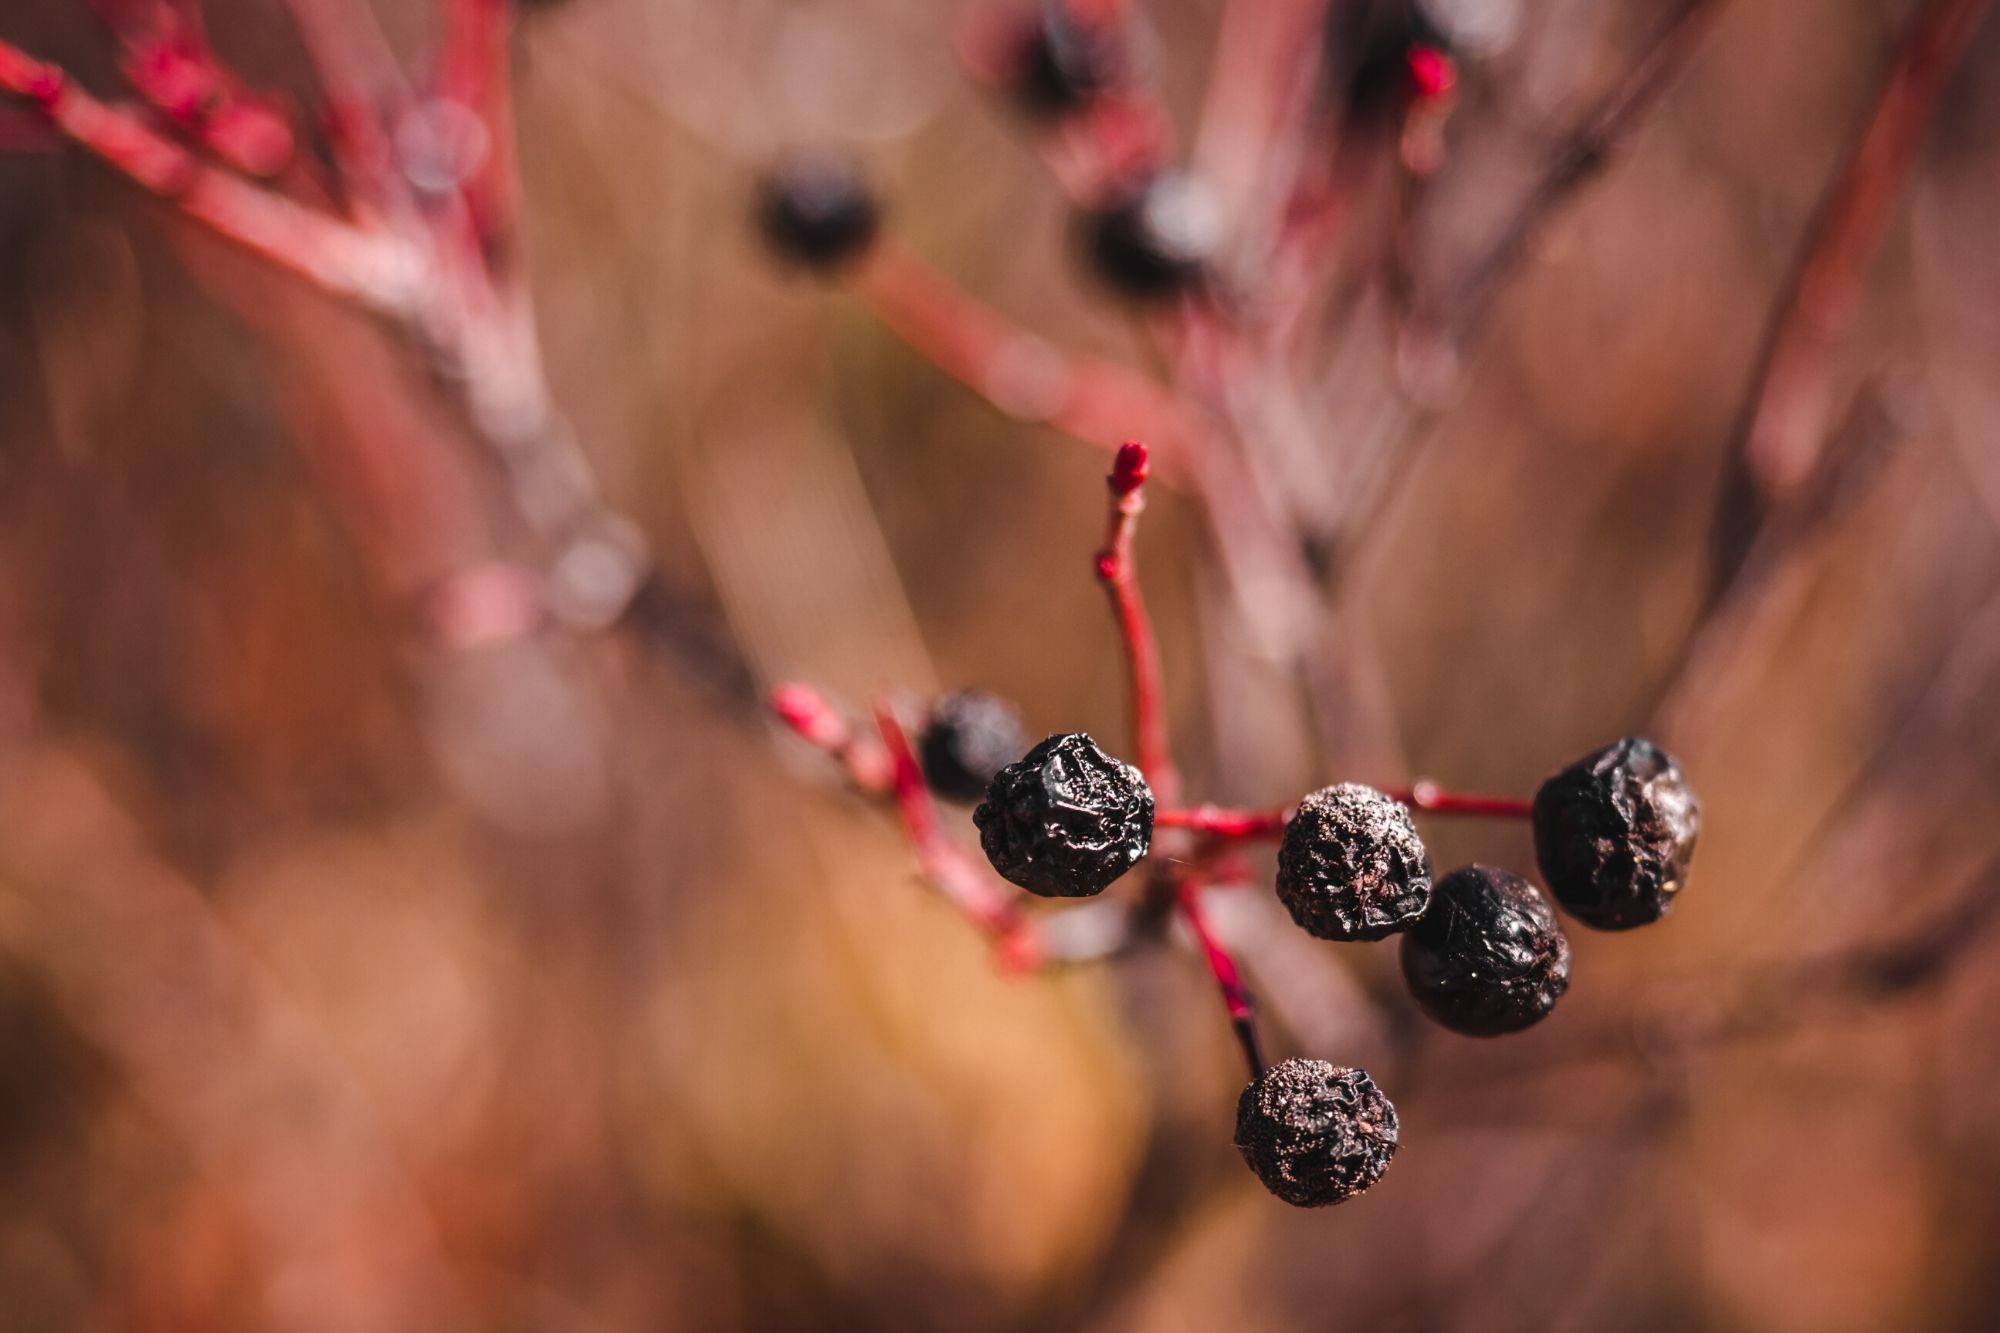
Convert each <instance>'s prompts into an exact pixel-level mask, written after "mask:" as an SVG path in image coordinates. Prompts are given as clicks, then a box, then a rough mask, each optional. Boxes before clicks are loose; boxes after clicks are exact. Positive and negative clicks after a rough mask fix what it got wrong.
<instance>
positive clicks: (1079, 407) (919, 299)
mask: <svg viewBox="0 0 2000 1333" xmlns="http://www.w3.org/2000/svg"><path fill="white" fill-rule="evenodd" d="M847 282H848V287H849V289H850V290H851V291H852V292H853V293H854V294H855V295H856V296H857V297H859V298H860V299H861V300H862V301H863V302H865V303H866V304H867V305H868V307H869V308H870V309H871V310H873V311H874V313H875V315H876V317H877V318H878V319H880V320H881V321H882V322H883V324H885V325H887V326H888V327H889V329H890V330H891V331H892V332H894V333H895V334H896V335H897V336H898V337H900V338H901V339H903V341H904V342H906V343H908V344H909V345H910V346H911V347H912V348H914V349H915V350H916V351H917V352H918V353H920V354H921V355H922V356H924V357H925V358H926V359H928V360H929V361H930V362H931V363H932V364H933V365H935V366H936V367H937V368H938V369H940V370H942V371H943V372H944V373H945V374H947V375H949V376H951V377H952V378H953V379H955V380H957V381H958V382H959V383H961V384H963V385H965V386H966V387H967V388H969V389H971V390H972V391H973V392H974V393H976V394H978V395H979V396H980V397H982V398H984V399H986V401H987V402H989V403H991V404H992V405H993V406H994V407H996V408H998V409H999V410H1000V411H1002V412H1004V413H1006V414H1007V415H1008V416H1010V417H1014V418H1016V419H1018V420H1022V421H1031V422H1036V423H1039V424H1042V425H1047V426H1051V427H1053V428H1054V429H1056V430H1059V431H1061V432H1063V433H1064V434H1066V435H1070V436H1073V437H1075V438H1076V439H1079V440H1083V441H1085V442H1087V443H1090V444H1095V445H1098V446H1100V447H1102V448H1106V449H1116V448H1117V447H1118V445H1119V444H1120V443H1122V442H1123V441H1124V440H1125V439H1126V438H1127V437H1128V436H1129V435H1131V434H1134V433H1137V434H1142V435H1146V436H1148V437H1149V438H1151V439H1154V440H1156V441H1164V442H1165V443H1166V444H1167V451H1166V452H1167V456H1168V460H1169V461H1170V462H1171V460H1172V459H1173V458H1175V457H1176V456H1178V455H1179V454H1180V452H1181V451H1182V450H1184V449H1185V448H1186V447H1187V445H1188V442H1189V441H1190V439H1191V438H1192V436H1193V434H1194V430H1193V426H1192V423H1191V422H1190V421H1189V419H1188V412H1187V409H1186V408H1185V407H1184V406H1183V405H1182V404H1181V403H1180V401H1179V400H1178V399H1176V398H1175V397H1174V395H1173V394H1172V393H1171V392H1169V391H1168V390H1167V389H1165V388H1163V387H1162V386H1160V385H1159V384H1156V383H1154V382H1153V381H1152V380H1149V379H1147V378H1146V377H1145V376H1143V375H1139V374H1137V373H1135V372H1133V371H1130V370H1127V369H1126V368H1125V367H1123V366H1119V365H1114V364H1113V363H1111V362H1109V361H1101V360H1097V359H1095V358H1091V357H1084V356H1072V355H1068V354H1066V353H1064V352H1062V351H1060V350H1058V349H1057V348H1056V347H1055V346H1054V345H1052V344H1051V343H1049V342H1048V341H1047V340H1046V339H1043V338H1040V337H1037V336H1036V335H1034V334H1032V333H1029V332H1027V331H1026V330H1024V329H1020V328H1017V327H1015V326H1014V325H1012V324H1010V323H1009V322H1008V321H1007V320H1006V319H1005V318H1004V317H1003V316H1002V315H1000V314H999V313H998V312H997V311H995V310H993V309H992V308H990V307H989V306H986V305H984V304H982V303H981V302H980V301H978V300H977V299H976V298H974V297H973V296H971V295H970V294H968V293H966V292H965V291H963V290H961V289H960V288H958V287H956V286H954V285H953V284H952V282H951V281H950V279H948V278H946V277H945V276H944V275H943V274H941V273H939V272H938V271H937V270H936V269H934V268H932V267H931V266H930V265H929V264H927V263H925V262H924V261H923V260H922V259H920V258H918V257H917V256H916V255H915V254H913V253H911V252H910V251H909V250H907V249H905V248H904V247H902V246H900V245H897V244H896V243H895V242H893V241H891V240H887V239H884V240H882V241H879V242H877V243H876V244H875V245H874V246H873V247H872V248H871V249H870V252H869V254H868V257H867V258H866V259H865V260H864V261H863V262H862V263H860V264H859V265H857V266H856V267H855V268H854V269H853V270H852V272H850V273H849V274H848V277H847Z"/></svg>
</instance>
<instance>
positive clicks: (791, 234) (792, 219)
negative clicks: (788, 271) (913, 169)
mask: <svg viewBox="0 0 2000 1333" xmlns="http://www.w3.org/2000/svg"><path fill="white" fill-rule="evenodd" d="M757 224H758V227H759V228H760V229H761V230H762V232H763V234H764V240H765V241H766V242H767V243H768V244H769V245H770V247H771V248H772V249H773V250H774V251H776V252H777V253H778V254H779V255H780V256H782V257H783V258H785V259H788V260H790V261H792V262H793V263H796V264H800V265H802V266H804V267H806V268H809V269H813V270H816V271H820V272H825V271H828V270H831V269H835V268H838V267H840V266H841V265H843V264H846V263H848V262H849V261H851V260H854V259H856V258H858V257H859V256H860V255H861V254H862V253H863V252H864V251H866V250H867V249H868V247H869V245H870V244H872V243H873V242H874V240H875V236H876V234H877V233H878V232H879V231H880V230H881V227H882V209H881V205H880V204H878V203H877V202H876V199H875V195H874V192H873V191H872V190H870V189H869V187H868V182H867V181H866V180H864V179H863V178H862V175H861V173H860V171H859V170H857V169H856V168H855V167H854V165H853V164H852V163H850V162H847V161H845V160H843V159H841V158H838V157H831V156H822V155H817V154H815V155H811V156H800V157H795V158H792V159H790V160H788V161H786V162H784V163H782V164H781V165H780V166H778V167H777V168H776V169H774V170H773V171H771V172H769V173H768V174H767V175H766V176H765V177H764V178H763V180H762V181H761V182H759V184H758V188H757Z"/></svg>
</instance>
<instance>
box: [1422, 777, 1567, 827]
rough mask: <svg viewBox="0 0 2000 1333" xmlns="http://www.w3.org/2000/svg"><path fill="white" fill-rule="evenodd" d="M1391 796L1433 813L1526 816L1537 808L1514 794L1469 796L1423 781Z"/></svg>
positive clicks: (1501, 817) (1503, 816)
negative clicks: (1513, 795)
mask: <svg viewBox="0 0 2000 1333" xmlns="http://www.w3.org/2000/svg"><path fill="white" fill-rule="evenodd" d="M1389 795H1390V796H1392V797H1394V798H1395V799H1396V800H1399V801H1401V802H1402V803H1403V804H1404V805H1407V806H1409V807H1410V808H1411V809H1412V810H1422V811H1424V812H1425V813H1426V814H1433V815H1473V816H1477V817H1483V818H1488V819H1527V818H1529V817H1530V816H1532V815H1533V814H1534V811H1535V806H1534V802H1532V801H1523V800H1519V799H1517V798H1515V797H1512V796H1470V795H1466V794H1465V793H1463V792H1451V791H1445V790H1444V789H1443V788H1441V787H1439V786H1438V785H1437V784H1436V783H1435V782H1429V781H1422V780H1420V781H1418V782H1417V784H1416V785H1415V786H1413V787H1411V788H1410V789H1409V790H1408V791H1392V792H1390V793H1389Z"/></svg>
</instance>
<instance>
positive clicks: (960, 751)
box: [917, 690, 1028, 805]
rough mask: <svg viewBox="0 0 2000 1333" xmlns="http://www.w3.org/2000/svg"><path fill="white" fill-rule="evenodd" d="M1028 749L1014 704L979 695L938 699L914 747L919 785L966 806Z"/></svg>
mask: <svg viewBox="0 0 2000 1333" xmlns="http://www.w3.org/2000/svg"><path fill="white" fill-rule="evenodd" d="M1027 748H1028V733H1027V732H1026V730H1024V729H1023V728H1022V726H1021V715H1020V714H1019V713H1018V712H1016V711H1014V705H1012V704H1010V703H1008V702H1007V701H1006V700H1005V699H1002V698H1001V697H1000V696H999V695H997V694H988V693H987V692H986V691H984V690H960V691H958V692H957V693H955V694H947V695H943V696H941V697H939V698H938V699H937V700H935V701H934V702H933V703H932V704H931V711H930V716H929V718H928V719H926V720H925V722H924V732H923V735H922V737H921V738H920V739H919V740H918V742H917V754H918V757H919V759H921V760H922V762H923V767H924V780H925V781H926V782H928V783H930V787H931V790H932V791H934V792H936V793H937V794H938V795H940V796H942V797H944V798H945V799H946V800H950V801H963V802H965V803H966V804H968V805H970V804H971V803H972V802H974V801H977V800H979V799H980V798H981V797H983V796H985V795H986V789H987V788H988V787H990V786H992V785H993V779H994V778H996V777H998V776H999V775H1000V770H1001V769H1003V768H1005V767H1006V766H1007V765H1008V764H1011V763H1013V762H1014V760H1016V759H1018V758H1020V755H1021V752H1022V751H1023V750H1025V749H1027Z"/></svg>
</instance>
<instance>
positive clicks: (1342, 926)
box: [1278, 782, 1431, 941]
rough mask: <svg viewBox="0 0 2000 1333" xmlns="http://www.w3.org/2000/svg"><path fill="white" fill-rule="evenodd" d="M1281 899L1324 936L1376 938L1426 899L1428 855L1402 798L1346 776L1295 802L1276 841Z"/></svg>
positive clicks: (1418, 912) (1414, 913)
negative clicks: (1342, 781) (1279, 840)
mask: <svg viewBox="0 0 2000 1333" xmlns="http://www.w3.org/2000/svg"><path fill="white" fill-rule="evenodd" d="M1278 898H1279V900H1280V901H1282V902H1283V903H1284V904H1285V907H1286V908H1287V909H1288V910H1290V912H1291V914H1292V920H1294V921H1296V922H1298V923H1299V925H1301V926H1303V927H1304V928H1305V929H1306V930H1308V931H1310V932H1311V933H1312V934H1314V935H1317V936H1319V937H1320V938H1321V939H1323V940H1343V941H1351V940H1379V939H1384V938H1386V937H1388V936H1390V935H1393V934H1395V933H1396V932H1397V931H1399V930H1404V929H1406V928H1408V927H1409V926H1410V925H1411V924H1412V923H1413V922H1415V921H1416V919H1417V918H1418V917H1420V916H1422V915H1423V912H1424V909H1425V908H1426V907H1428V906H1429V905H1430V900H1431V872H1430V858H1429V856H1428V855H1427V854H1426V853H1425V851H1424V844H1423V841H1422V840H1421V839H1419V838H1418V837H1417V826H1416V825H1415V824H1413V823H1411V822H1410V812H1409V811H1408V810H1405V809H1404V808H1403V807H1402V805H1401V804H1399V803H1398V802H1396V801H1395V800H1393V799H1391V798H1390V797H1389V796H1387V795H1385V794H1384V793H1382V792H1379V791H1377V790H1375V789H1374V788H1373V787H1364V786H1362V785H1361V784H1359V783H1355V782H1350V783H1345V784H1343V785H1341V786H1338V787H1326V788H1322V789H1321V790H1319V791H1316V792H1314V793H1313V794H1312V795H1310V796H1308V797H1306V798H1305V799H1304V800H1303V801H1300V802H1299V808H1298V810H1297V812H1296V813H1295V814H1293V816H1292V818H1291V820H1290V822H1288V823H1287V824H1286V825H1285V839H1284V841H1283V842H1282V843H1281V844H1279V846H1278Z"/></svg>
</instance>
